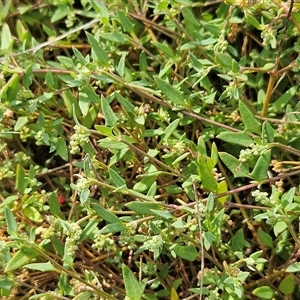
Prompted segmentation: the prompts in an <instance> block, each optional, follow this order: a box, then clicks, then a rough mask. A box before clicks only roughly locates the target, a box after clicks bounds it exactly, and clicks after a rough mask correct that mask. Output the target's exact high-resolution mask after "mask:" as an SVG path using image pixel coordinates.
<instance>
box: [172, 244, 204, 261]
mask: <svg viewBox="0 0 300 300" xmlns="http://www.w3.org/2000/svg"><path fill="white" fill-rule="evenodd" d="M174 251H175V252H176V254H177V255H178V256H179V257H181V258H182V259H186V260H188V261H194V260H195V259H196V258H197V257H199V256H200V254H199V252H198V251H197V249H196V247H193V246H176V247H175V249H174Z"/></svg>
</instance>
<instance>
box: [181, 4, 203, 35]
mask: <svg viewBox="0 0 300 300" xmlns="http://www.w3.org/2000/svg"><path fill="white" fill-rule="evenodd" d="M181 13H182V15H183V18H184V21H185V30H186V31H187V33H188V34H189V35H190V36H191V37H193V39H196V38H197V34H198V32H199V30H200V22H199V20H197V19H196V18H195V16H194V14H193V12H192V9H190V8H187V7H186V8H184V9H182V11H181Z"/></svg>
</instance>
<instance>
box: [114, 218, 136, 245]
mask: <svg viewBox="0 0 300 300" xmlns="http://www.w3.org/2000/svg"><path fill="white" fill-rule="evenodd" d="M126 227H127V229H126V230H123V231H122V232H121V234H120V237H119V241H118V243H119V244H120V245H121V246H125V245H127V246H128V249H130V250H132V249H135V248H136V244H135V240H134V234H135V229H136V224H133V223H132V222H131V223H128V224H126Z"/></svg>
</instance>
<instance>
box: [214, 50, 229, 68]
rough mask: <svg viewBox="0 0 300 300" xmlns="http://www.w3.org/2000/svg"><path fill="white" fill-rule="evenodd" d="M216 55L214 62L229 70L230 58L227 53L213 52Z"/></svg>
mask: <svg viewBox="0 0 300 300" xmlns="http://www.w3.org/2000/svg"><path fill="white" fill-rule="evenodd" d="M215 55H216V61H217V62H218V63H219V64H220V65H221V66H222V67H225V68H231V66H232V57H231V56H230V55H229V54H227V53H225V52H224V53H223V52H215Z"/></svg>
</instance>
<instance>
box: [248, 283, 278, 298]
mask: <svg viewBox="0 0 300 300" xmlns="http://www.w3.org/2000/svg"><path fill="white" fill-rule="evenodd" d="M274 293H275V292H274V291H273V290H272V289H271V288H270V287H269V286H266V285H264V286H260V287H258V288H257V289H255V290H254V291H253V292H252V294H253V295H255V296H256V297H259V298H260V299H272V298H273V296H274Z"/></svg>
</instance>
